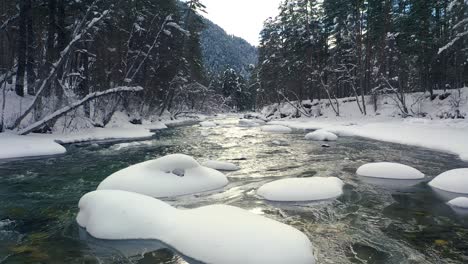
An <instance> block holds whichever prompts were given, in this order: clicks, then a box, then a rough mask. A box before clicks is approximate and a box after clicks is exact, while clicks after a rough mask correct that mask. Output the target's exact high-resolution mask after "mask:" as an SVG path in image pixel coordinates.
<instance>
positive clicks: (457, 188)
mask: <svg viewBox="0 0 468 264" xmlns="http://www.w3.org/2000/svg"><path fill="white" fill-rule="evenodd" d="M429 186H431V187H433V188H437V189H440V190H443V191H447V192H452V193H463V194H468V168H465V169H455V170H450V171H447V172H444V173H442V174H440V175H439V176H437V177H436V178H435V179H433V180H432V181H431V182H429Z"/></svg>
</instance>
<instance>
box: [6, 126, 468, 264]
mask: <svg viewBox="0 0 468 264" xmlns="http://www.w3.org/2000/svg"><path fill="white" fill-rule="evenodd" d="M237 122H238V120H237V119H232V120H231V119H230V120H224V121H222V122H220V124H221V125H220V126H218V127H216V128H200V127H199V126H198V125H194V126H186V127H177V128H171V129H168V130H165V131H158V132H157V135H155V136H154V138H153V140H151V143H150V142H145V144H127V145H121V146H125V147H124V148H119V147H113V146H114V145H116V144H119V143H112V144H107V143H100V144H99V145H81V146H76V145H71V146H68V154H67V155H64V156H61V157H54V158H44V159H35V160H29V161H12V162H8V163H0V198H1V199H2V203H0V223H2V222H3V221H2V220H6V219H9V220H10V221H12V222H11V223H10V224H8V225H4V226H2V225H0V262H1V260H2V258H3V256H10V257H8V258H7V259H6V260H4V261H3V263H40V262H42V263H67V264H68V263H70V264H75V263H103V264H107V263H152V264H154V263H186V262H188V263H193V262H192V260H189V259H187V258H185V257H183V256H182V255H181V254H179V253H178V252H176V251H174V250H172V249H170V248H168V247H165V246H164V245H162V244H161V243H156V242H155V241H97V240H95V239H93V238H90V237H89V236H87V235H86V233H85V234H84V235H83V234H82V231H80V230H79V228H78V226H77V225H76V223H75V220H74V218H75V217H76V212H77V210H78V208H77V203H78V200H79V199H80V197H81V196H82V195H83V194H85V193H87V192H89V191H92V190H95V189H96V187H97V185H98V184H99V183H100V182H101V181H102V180H103V179H104V178H105V177H107V176H109V175H110V174H112V173H114V172H115V171H118V170H120V169H123V168H125V167H127V166H130V165H133V164H135V163H139V162H143V161H146V160H149V159H153V158H157V157H160V156H163V155H167V154H173V153H184V154H188V155H191V156H194V158H195V159H197V160H207V159H216V160H225V161H231V162H232V161H234V162H235V163H236V164H238V165H239V166H240V167H241V170H239V171H235V172H229V173H227V176H228V177H229V179H230V184H229V185H228V186H226V187H225V188H224V190H221V191H216V192H208V193H201V194H196V195H188V196H182V197H176V198H172V199H168V200H167V202H168V203H170V204H172V205H173V206H176V207H179V208H194V207H200V206H204V205H210V204H218V203H220V204H229V205H234V206H238V207H241V208H245V209H246V210H251V211H252V212H254V213H257V214H262V215H263V216H266V217H269V218H272V219H275V220H277V221H281V222H283V223H285V224H288V225H291V226H293V227H295V228H297V229H299V230H301V231H303V232H304V233H306V234H307V235H308V236H309V238H310V240H311V241H312V243H313V244H314V245H315V246H316V249H315V250H316V251H317V252H316V255H317V257H318V259H319V262H318V263H365V262H367V263H379V264H380V263H434V262H436V263H466V259H467V258H468V248H467V246H466V245H468V225H467V223H466V222H467V220H466V219H467V218H466V216H462V215H461V214H460V215H456V214H455V211H453V210H452V209H451V208H450V207H449V206H448V205H447V204H446V203H445V202H446V201H447V200H448V198H450V197H446V196H444V194H442V195H441V194H440V193H439V192H436V191H434V190H431V189H430V188H429V187H428V186H427V185H426V183H425V182H413V181H398V182H393V181H388V180H383V181H382V180H380V179H377V180H376V179H366V178H362V177H358V176H356V174H355V172H356V169H357V168H358V167H359V166H360V165H362V164H363V163H369V162H376V161H388V162H398V163H404V164H408V165H410V166H413V167H415V168H416V169H419V170H420V171H422V172H423V173H425V174H426V175H432V176H435V175H438V174H440V173H442V172H444V171H447V170H450V169H453V168H460V167H468V164H467V163H465V162H462V161H460V160H459V159H458V158H457V157H455V156H453V155H450V154H445V153H438V152H433V151H430V150H427V149H422V148H416V147H409V146H403V145H398V144H389V143H383V142H377V141H372V140H367V139H362V138H350V137H341V138H340V139H339V140H338V141H337V142H335V143H332V144H330V146H331V147H330V148H322V147H321V144H320V143H319V142H310V141H306V140H305V139H304V133H303V132H294V133H291V134H281V135H279V134H271V133H264V132H261V131H260V129H259V128H257V127H255V128H240V127H238V126H237ZM274 141H278V142H274ZM276 143H278V144H276ZM314 176H322V177H329V176H335V177H338V178H340V179H341V180H343V181H344V182H345V184H346V185H345V187H344V194H343V195H342V196H341V197H339V198H338V199H336V200H334V201H326V202H318V203H299V204H298V203H293V204H288V203H270V202H267V201H264V200H263V199H261V198H260V197H258V196H257V195H256V193H255V192H256V190H257V189H258V188H259V187H260V186H261V185H263V184H265V183H267V182H270V181H273V180H277V179H281V178H288V177H314ZM458 196H460V195H458ZM458 196H457V197H458ZM39 253H41V254H39ZM37 259H40V261H39V262H38V261H37Z"/></svg>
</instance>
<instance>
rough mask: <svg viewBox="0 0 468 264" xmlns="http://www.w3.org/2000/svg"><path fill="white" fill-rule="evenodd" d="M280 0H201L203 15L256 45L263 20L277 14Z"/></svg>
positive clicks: (229, 32)
mask: <svg viewBox="0 0 468 264" xmlns="http://www.w3.org/2000/svg"><path fill="white" fill-rule="evenodd" d="M280 2H281V0H202V3H203V4H204V5H205V6H206V11H207V12H208V14H204V16H205V17H207V18H208V19H210V20H211V21H213V22H214V23H216V24H218V25H219V26H220V27H222V28H223V29H224V30H226V32H227V33H228V34H232V35H235V36H238V37H241V38H243V39H245V40H247V41H248V42H250V43H251V44H252V45H255V46H257V45H258V41H259V39H258V38H259V33H260V31H261V30H262V27H263V22H264V21H265V20H266V19H267V18H269V17H274V16H276V15H277V14H278V6H279V4H280Z"/></svg>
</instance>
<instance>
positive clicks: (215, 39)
mask: <svg viewBox="0 0 468 264" xmlns="http://www.w3.org/2000/svg"><path fill="white" fill-rule="evenodd" d="M203 21H204V23H205V29H204V30H203V31H202V33H201V48H202V55H203V60H204V64H205V68H206V70H207V71H209V72H210V73H211V74H219V73H222V72H223V71H224V70H226V69H227V68H228V67H230V68H233V69H234V70H236V71H237V72H238V73H240V74H241V75H243V76H244V77H247V76H248V66H249V65H251V64H253V65H255V64H257V48H256V47H254V46H252V45H250V44H249V43H248V42H247V41H245V40H244V39H242V38H239V37H236V36H232V35H228V34H227V33H226V31H224V29H222V28H221V27H219V26H218V25H216V24H214V23H213V22H211V21H210V20H208V19H203Z"/></svg>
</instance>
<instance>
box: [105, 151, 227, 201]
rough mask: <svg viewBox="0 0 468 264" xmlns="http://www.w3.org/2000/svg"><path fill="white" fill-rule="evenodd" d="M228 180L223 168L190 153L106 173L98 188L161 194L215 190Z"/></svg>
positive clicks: (156, 195) (162, 195) (153, 195)
mask: <svg viewBox="0 0 468 264" xmlns="http://www.w3.org/2000/svg"><path fill="white" fill-rule="evenodd" d="M227 184H228V180H227V178H226V176H225V175H224V174H222V173H221V172H219V171H217V170H213V169H210V168H207V167H203V166H200V164H199V163H198V162H197V161H196V160H195V159H193V158H192V157H190V156H187V155H183V154H173V155H168V156H165V157H162V158H159V159H155V160H150V161H146V162H143V163H139V164H136V165H133V166H130V167H128V168H125V169H123V170H120V171H118V172H116V173H114V174H112V175H111V176H109V177H107V178H106V179H105V180H104V181H103V182H101V184H99V186H98V188H97V189H98V190H122V191H129V192H135V193H140V194H145V195H148V196H152V197H158V198H161V197H172V196H179V195H187V194H193V193H199V192H205V191H211V190H216V189H219V188H222V187H224V186H225V185H227Z"/></svg>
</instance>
